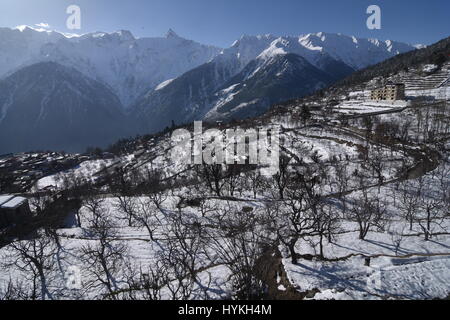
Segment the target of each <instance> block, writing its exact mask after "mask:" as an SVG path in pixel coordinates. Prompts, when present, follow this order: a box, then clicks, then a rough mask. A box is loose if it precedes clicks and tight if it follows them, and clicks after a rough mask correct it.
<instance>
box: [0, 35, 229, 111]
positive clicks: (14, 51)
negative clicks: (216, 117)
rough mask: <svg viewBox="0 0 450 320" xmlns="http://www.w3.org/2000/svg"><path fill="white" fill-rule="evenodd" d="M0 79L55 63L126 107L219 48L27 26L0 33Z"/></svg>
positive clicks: (172, 38)
mask: <svg viewBox="0 0 450 320" xmlns="http://www.w3.org/2000/svg"><path fill="white" fill-rule="evenodd" d="M0 47H1V48H2V50H1V52H0V78H1V77H4V76H6V75H7V74H9V73H11V72H14V71H16V70H18V69H19V68H22V67H24V66H27V65H31V64H34V63H37V62H42V61H53V62H57V63H59V64H62V65H65V66H69V67H73V68H75V69H77V70H78V71H80V72H82V73H83V74H85V75H87V76H88V77H90V78H92V79H96V80H98V81H101V82H103V83H104V84H107V85H108V86H110V87H111V88H112V89H113V90H114V92H115V93H116V94H117V95H118V96H119V98H120V100H121V102H122V104H123V105H124V107H127V106H129V105H130V104H132V103H133V102H134V101H135V99H136V98H138V97H139V96H140V95H141V94H143V93H144V92H146V91H148V90H150V89H153V88H155V87H156V86H158V85H159V84H160V83H161V82H163V81H166V80H169V79H172V78H176V77H177V76H180V75H181V74H183V73H185V72H187V71H189V70H191V69H193V68H195V67H197V66H199V65H202V64H204V63H205V62H208V61H209V60H211V59H212V58H213V57H215V56H216V55H217V54H218V53H219V52H220V49H219V48H216V47H213V46H207V45H201V44H199V43H196V42H194V41H191V40H186V39H183V38H181V37H179V36H178V35H177V34H176V33H175V32H174V31H173V30H169V32H168V33H167V34H166V36H165V37H160V38H135V37H134V36H133V35H132V34H131V32H129V31H124V30H122V31H117V32H114V33H105V32H97V33H90V34H85V35H82V36H70V35H65V34H62V33H58V32H54V31H45V30H36V29H34V28H31V27H26V26H23V27H20V28H16V29H8V28H1V29H0Z"/></svg>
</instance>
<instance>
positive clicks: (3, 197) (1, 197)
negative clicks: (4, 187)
mask: <svg viewBox="0 0 450 320" xmlns="http://www.w3.org/2000/svg"><path fill="white" fill-rule="evenodd" d="M12 198H14V196H12V195H9V194H2V195H0V207H1V206H2V205H3V204H4V203H7V202H8V201H9V200H11V199H12Z"/></svg>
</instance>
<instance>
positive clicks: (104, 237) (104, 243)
mask: <svg viewBox="0 0 450 320" xmlns="http://www.w3.org/2000/svg"><path fill="white" fill-rule="evenodd" d="M92 209H93V210H92V211H91V216H90V219H89V226H90V228H89V231H90V236H91V238H92V240H90V241H89V242H88V243H87V244H85V245H84V246H83V247H82V248H81V254H82V258H83V262H84V264H85V265H86V268H85V270H86V273H87V274H88V275H87V277H86V278H87V279H89V280H88V281H87V284H86V285H87V287H86V289H87V290H90V289H98V288H100V289H105V290H106V291H107V292H106V294H107V296H108V297H109V298H111V299H115V298H116V293H115V292H116V291H117V290H118V288H119V287H118V281H117V276H118V274H119V272H120V271H121V270H122V269H123V268H124V267H125V265H126V260H125V256H126V254H127V247H126V245H125V244H124V243H123V242H121V241H119V240H118V239H116V237H117V234H116V230H115V225H114V223H113V221H112V220H111V217H110V214H109V211H108V210H107V209H106V208H104V206H102V205H100V206H97V205H96V203H95V205H93V206H92Z"/></svg>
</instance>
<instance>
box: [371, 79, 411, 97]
mask: <svg viewBox="0 0 450 320" xmlns="http://www.w3.org/2000/svg"><path fill="white" fill-rule="evenodd" d="M370 99H371V100H374V101H396V100H405V85H404V84H403V83H388V84H386V85H385V86H384V87H382V88H378V89H375V90H372V92H371V95H370Z"/></svg>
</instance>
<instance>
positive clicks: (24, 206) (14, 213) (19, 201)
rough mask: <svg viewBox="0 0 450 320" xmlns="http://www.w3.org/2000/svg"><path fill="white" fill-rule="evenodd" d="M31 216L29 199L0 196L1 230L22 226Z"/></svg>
mask: <svg viewBox="0 0 450 320" xmlns="http://www.w3.org/2000/svg"><path fill="white" fill-rule="evenodd" d="M30 216H31V210H30V206H29V204H28V199H26V198H24V197H19V196H14V195H7V194H5V195H0V228H5V227H9V226H12V225H14V224H21V223H23V222H25V221H26V220H27V218H28V217H30Z"/></svg>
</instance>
